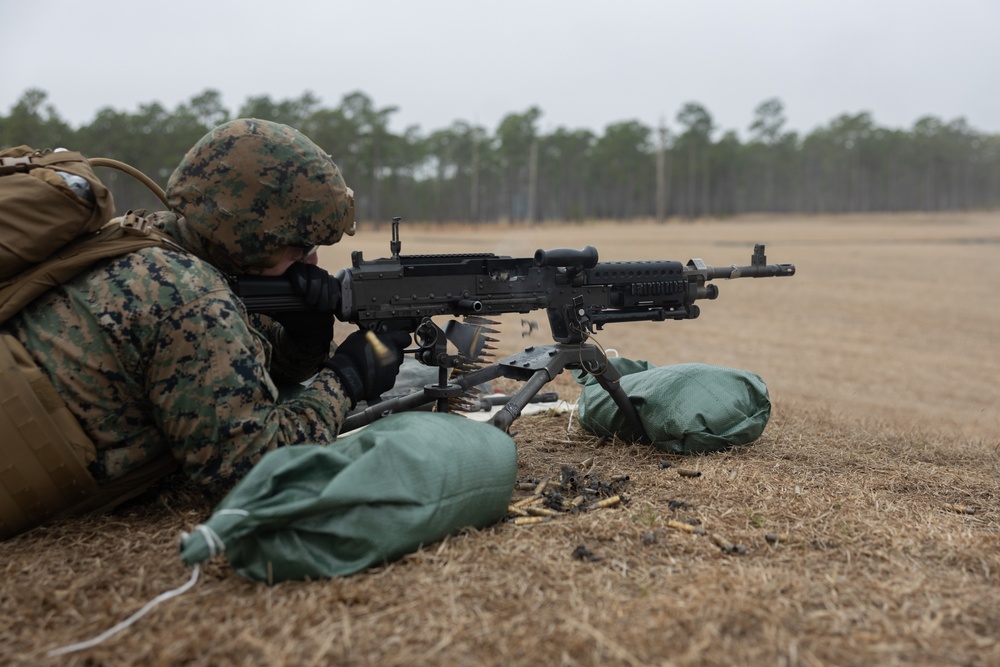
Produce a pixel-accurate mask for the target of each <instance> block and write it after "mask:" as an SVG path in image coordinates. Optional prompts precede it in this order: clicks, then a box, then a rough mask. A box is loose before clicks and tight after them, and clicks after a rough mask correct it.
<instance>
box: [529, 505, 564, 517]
mask: <svg viewBox="0 0 1000 667" xmlns="http://www.w3.org/2000/svg"><path fill="white" fill-rule="evenodd" d="M524 511H525V512H526V513H527V514H529V515H531V516H558V515H559V512H556V511H555V510H550V509H549V508H547V507H536V506H535V505H528V506H527V507H525V508H524Z"/></svg>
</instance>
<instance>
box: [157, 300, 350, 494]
mask: <svg viewBox="0 0 1000 667" xmlns="http://www.w3.org/2000/svg"><path fill="white" fill-rule="evenodd" d="M264 349H265V344H264V343H263V342H262V341H261V340H260V339H259V338H258V337H257V334H256V333H255V332H254V331H253V330H252V329H251V328H250V326H249V325H248V322H247V319H246V315H245V312H244V311H243V308H242V305H240V304H239V303H238V302H237V301H236V298H235V296H233V295H232V293H231V292H228V291H217V292H212V293H209V294H206V295H204V296H201V297H199V298H198V299H196V300H194V301H191V302H189V303H186V304H184V305H183V306H182V307H180V308H178V309H176V310H174V311H173V312H172V313H171V314H170V316H169V317H167V318H165V319H164V320H163V321H162V322H161V323H160V325H159V331H158V335H157V337H156V346H155V352H154V355H153V358H152V359H150V361H149V367H148V376H147V381H148V386H149V399H150V401H151V402H152V405H153V406H154V419H155V421H156V423H157V426H158V427H159V429H160V430H161V431H162V432H163V433H164V435H166V437H167V439H168V441H169V442H170V443H172V448H173V450H174V453H175V455H176V456H178V457H179V458H182V459H183V462H184V466H185V469H186V471H187V473H188V475H189V476H191V477H192V478H194V479H198V480H201V481H204V482H216V483H221V485H222V486H228V485H230V484H231V483H234V482H235V481H237V480H238V479H239V478H241V477H242V476H243V475H245V474H246V473H247V472H248V471H249V470H250V468H251V467H252V466H253V465H254V464H255V463H256V462H257V461H258V460H259V459H260V457H261V456H262V455H263V454H264V453H265V452H267V451H268V450H271V449H274V448H276V447H281V446H285V445H294V444H301V443H328V442H332V441H333V440H335V439H336V435H337V430H338V429H339V427H340V425H341V423H342V422H343V419H344V416H345V414H346V412H347V410H348V409H349V402H348V399H347V397H346V396H345V395H344V393H343V390H342V389H341V387H340V384H339V382H338V381H337V380H336V379H335V377H334V376H333V374H332V373H331V372H329V371H324V372H322V373H320V375H319V376H318V377H317V379H316V381H315V382H313V383H312V384H311V385H310V386H309V387H308V388H306V389H304V390H303V391H300V392H297V393H296V395H295V397H294V398H292V399H290V400H287V401H284V402H281V401H279V398H278V389H277V387H276V386H275V383H274V381H273V379H272V378H271V376H270V374H269V373H268V370H267V368H266V366H265V362H266V359H265V354H264Z"/></svg>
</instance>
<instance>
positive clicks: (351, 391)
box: [323, 331, 410, 405]
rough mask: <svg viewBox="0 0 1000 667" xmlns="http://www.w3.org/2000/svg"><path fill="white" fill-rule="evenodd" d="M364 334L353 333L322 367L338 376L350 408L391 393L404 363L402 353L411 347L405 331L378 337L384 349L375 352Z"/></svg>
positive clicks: (361, 332)
mask: <svg viewBox="0 0 1000 667" xmlns="http://www.w3.org/2000/svg"><path fill="white" fill-rule="evenodd" d="M366 334H367V332H364V331H355V332H354V333H352V334H351V335H350V336H348V337H347V338H346V339H345V340H344V342H343V343H341V344H340V345H339V346H337V352H336V353H335V354H334V355H333V358H332V359H330V360H329V361H327V362H326V363H324V364H323V365H324V366H325V367H327V368H329V369H331V370H332V371H333V372H334V373H336V374H337V377H338V378H339V379H340V383H341V384H342V385H343V386H344V391H345V392H346V393H347V395H348V397H349V398H350V399H351V402H352V404H353V405H356V404H357V403H358V402H359V401H371V400H373V399H376V398H378V397H379V396H380V395H381V394H382V393H384V392H386V391H389V390H390V389H392V386H393V385H394V384H395V383H396V376H397V375H398V374H399V367H400V365H402V363H403V350H404V349H405V348H406V346H407V345H409V344H410V334H408V333H407V332H405V331H393V332H389V333H384V334H377V338H378V342H379V343H381V345H382V346H384V349H381V350H379V351H376V350H375V349H374V348H373V347H372V345H371V343H370V342H369V341H368V339H367V337H366Z"/></svg>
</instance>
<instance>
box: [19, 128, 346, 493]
mask: <svg viewBox="0 0 1000 667" xmlns="http://www.w3.org/2000/svg"><path fill="white" fill-rule="evenodd" d="M167 196H168V201H169V202H170V203H171V205H172V206H174V207H176V209H177V213H182V214H186V216H187V217H186V218H182V217H178V215H175V214H174V213H171V212H161V213H156V214H153V215H151V216H149V219H150V221H151V222H152V223H153V224H155V225H156V226H157V227H158V228H160V229H162V230H163V231H165V232H166V233H168V234H169V235H170V236H171V237H173V238H174V239H175V240H176V241H178V242H179V243H180V244H181V245H182V246H183V247H184V248H185V249H186V250H188V251H189V252H187V253H186V252H183V251H181V250H177V251H174V250H167V249H164V248H159V247H156V248H144V249H142V250H138V251H135V252H132V253H129V254H127V255H123V256H121V257H116V258H114V259H111V260H107V261H104V262H102V263H99V264H97V265H95V266H94V267H92V268H91V269H89V270H87V271H85V272H84V273H82V274H80V275H79V276H77V277H76V278H74V279H73V280H71V281H70V282H68V283H66V284H65V285H62V286H60V287H57V288H54V289H52V290H50V291H49V292H48V293H46V294H44V295H43V296H41V297H39V298H38V299H36V300H35V301H34V302H33V303H31V304H30V305H29V306H28V307H26V308H25V309H23V310H22V311H21V312H20V313H18V314H17V315H15V316H14V317H13V318H11V319H10V320H9V321H8V322H7V323H6V324H5V325H4V326H3V329H4V330H7V331H10V332H11V333H13V335H14V336H15V337H16V338H17V339H18V340H20V341H21V343H22V344H23V345H24V346H25V347H26V348H27V349H28V351H29V352H30V353H31V355H32V357H33V358H34V360H35V362H36V363H37V364H38V365H39V366H40V367H41V368H42V369H43V371H44V372H45V373H46V375H47V376H48V377H49V378H50V379H51V381H52V383H53V385H54V386H55V387H56V389H57V390H58V392H59V394H60V395H61V396H62V398H63V399H64V400H65V401H66V404H67V406H68V407H69V409H70V411H71V412H72V413H73V414H74V415H75V416H76V418H77V419H78V420H79V422H80V424H81V425H82V427H83V429H84V431H85V432H86V433H87V435H88V436H89V437H90V438H91V439H92V440H93V442H94V444H95V445H96V448H97V460H96V461H95V462H94V463H92V464H90V466H89V469H90V472H91V473H92V474H93V475H94V477H95V479H97V481H98V482H99V483H101V482H107V481H110V480H114V479H117V478H119V477H121V476H122V475H124V474H125V473H127V472H129V471H131V470H134V469H136V468H138V467H140V466H142V465H143V464H144V463H146V462H148V461H151V460H153V459H155V458H157V457H159V456H160V455H162V454H163V453H165V452H167V451H170V452H171V453H172V454H173V455H174V457H175V458H176V459H177V460H178V461H180V462H182V464H183V468H184V470H185V472H186V474H187V475H188V476H190V477H191V478H193V479H195V480H198V481H201V482H203V483H205V484H208V485H211V486H212V487H213V489H214V490H216V491H217V492H224V491H226V490H228V488H229V487H231V486H232V485H233V484H234V483H235V482H236V481H238V480H239V479H240V478H241V477H243V476H244V475H245V474H246V473H247V472H248V471H249V470H250V468H251V467H253V465H254V464H255V463H256V462H257V461H258V460H259V459H260V458H261V456H262V455H263V454H264V453H265V452H267V451H269V450H272V449H274V448H277V447H282V446H286V445H297V444H305V443H314V444H326V443H329V442H332V441H333V440H335V439H336V435H337V432H338V430H339V428H340V425H341V424H342V422H343V419H344V416H345V415H346V413H347V411H348V410H349V408H350V401H349V399H348V398H347V396H346V395H345V394H344V391H343V389H342V388H341V385H340V382H339V381H338V379H337V378H336V376H335V375H334V373H333V372H332V371H330V370H322V371H320V373H319V375H318V376H317V377H316V379H315V380H314V381H313V383H312V384H311V385H310V386H309V387H306V388H302V387H300V386H299V385H295V386H294V387H291V389H293V390H294V391H293V392H285V391H282V396H279V387H278V386H277V385H276V384H275V379H274V378H299V377H302V376H303V375H306V376H308V375H309V374H310V373H309V371H310V370H314V369H316V368H318V367H319V364H320V362H321V361H323V360H324V359H325V357H326V356H328V355H327V354H326V353H325V351H324V354H322V355H319V356H316V355H315V354H314V355H312V356H311V357H309V358H302V356H301V354H299V355H297V354H296V351H295V350H294V349H290V348H291V346H287V345H284V343H285V342H286V341H285V340H284V337H283V336H282V335H281V327H280V325H278V324H276V323H273V322H270V321H269V320H267V321H262V320H260V319H259V318H258V316H254V320H253V322H254V323H256V324H257V325H258V326H259V327H260V328H259V329H258V328H255V327H254V326H253V325H252V323H251V319H250V318H248V315H247V313H246V311H245V309H244V307H243V305H242V303H241V302H240V301H239V299H238V298H237V297H236V296H235V295H234V294H233V293H232V291H231V290H230V288H229V284H228V283H227V281H226V275H227V274H229V273H234V272H243V271H250V272H253V271H254V270H257V269H259V268H263V267H266V266H269V265H272V264H273V263H274V257H275V256H276V254H277V253H280V252H283V250H284V248H285V247H286V246H289V245H292V246H311V245H327V244H332V243H335V242H336V241H338V240H339V239H340V238H341V236H342V235H343V234H345V233H347V234H353V231H354V211H353V200H352V197H351V193H350V191H349V189H348V188H347V187H346V185H345V184H344V179H343V177H342V176H341V174H340V170H339V169H338V168H337V166H336V165H335V164H334V163H333V161H332V160H331V159H330V156H329V155H327V154H326V153H324V152H323V151H322V150H321V149H319V147H317V146H316V145H315V144H313V143H312V142H311V141H310V140H309V139H307V138H306V137H304V136H303V135H301V134H300V133H298V132H297V131H295V130H293V129H291V128H289V127H286V126H283V125H279V124H277V123H271V122H268V121H259V120H248V119H241V120H237V121H233V122H231V123H227V124H225V125H223V126H221V127H219V128H216V129H215V130H213V131H212V132H210V133H209V134H208V135H206V136H205V137H204V138H203V139H202V140H201V141H199V142H198V144H196V145H195V147H194V148H192V149H191V151H189V152H188V154H187V155H186V156H185V158H184V159H183V161H182V162H181V164H180V166H179V167H178V169H177V171H175V173H174V174H173V175H172V176H171V177H170V180H169V183H168V187H167ZM230 254H232V255H233V257H230ZM265 325H266V326H265ZM274 345H278V346H279V348H278V349H277V351H275V347H274ZM285 347H287V348H289V349H284V348H285ZM272 360H278V361H279V362H280V363H279V364H278V365H279V366H283V367H277V368H270V363H271V362H272ZM272 372H273V374H272ZM282 389H285V387H282Z"/></svg>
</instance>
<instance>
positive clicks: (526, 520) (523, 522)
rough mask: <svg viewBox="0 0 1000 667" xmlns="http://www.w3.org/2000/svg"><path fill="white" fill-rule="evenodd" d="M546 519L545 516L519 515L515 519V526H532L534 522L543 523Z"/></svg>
mask: <svg viewBox="0 0 1000 667" xmlns="http://www.w3.org/2000/svg"><path fill="white" fill-rule="evenodd" d="M543 521H545V517H544V516H519V517H517V518H516V519H514V525H515V526H530V525H531V524H533V523H542V522H543Z"/></svg>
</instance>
